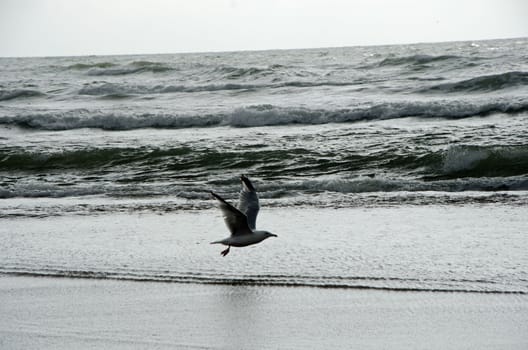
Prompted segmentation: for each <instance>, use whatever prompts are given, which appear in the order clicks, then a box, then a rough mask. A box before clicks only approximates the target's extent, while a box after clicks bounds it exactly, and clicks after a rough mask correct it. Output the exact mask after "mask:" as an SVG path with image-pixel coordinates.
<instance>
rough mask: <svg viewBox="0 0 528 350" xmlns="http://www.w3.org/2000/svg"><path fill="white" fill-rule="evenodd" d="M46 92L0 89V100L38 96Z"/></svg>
mask: <svg viewBox="0 0 528 350" xmlns="http://www.w3.org/2000/svg"><path fill="white" fill-rule="evenodd" d="M45 95H46V94H44V93H42V92H40V91H37V90H29V89H15V90H0V101H8V100H14V99H18V98H28V97H40V96H45Z"/></svg>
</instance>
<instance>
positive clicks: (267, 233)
mask: <svg viewBox="0 0 528 350" xmlns="http://www.w3.org/2000/svg"><path fill="white" fill-rule="evenodd" d="M264 233H265V235H266V238H268V237H277V235H276V234H274V233H271V232H268V231H264Z"/></svg>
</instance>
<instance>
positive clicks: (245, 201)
mask: <svg viewBox="0 0 528 350" xmlns="http://www.w3.org/2000/svg"><path fill="white" fill-rule="evenodd" d="M240 180H241V181H242V189H241V190H240V194H239V198H238V209H237V208H235V207H234V206H233V205H231V204H229V203H228V202H226V201H225V199H223V198H222V197H220V196H219V195H217V194H216V193H214V192H213V191H211V195H212V196H213V197H214V198H215V199H216V200H217V201H218V207H219V208H220V210H222V214H223V216H224V221H225V223H226V225H227V228H228V229H229V231H230V232H231V236H229V237H227V238H224V239H222V240H219V241H214V242H211V244H223V245H226V246H227V249H225V250H223V251H222V252H221V253H220V254H222V256H226V255H227V254H229V249H230V248H231V246H233V247H245V246H248V245H252V244H256V243H259V242H262V241H263V240H265V239H266V238H268V237H277V235H275V234H273V233H271V232H268V231H260V230H257V229H256V228H255V226H256V222H257V214H258V212H259V209H260V205H259V198H258V195H257V191H256V190H255V187H253V184H252V183H251V181H249V179H248V178H247V177H246V176H244V175H242V176H240Z"/></svg>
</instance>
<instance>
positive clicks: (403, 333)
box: [0, 275, 528, 349]
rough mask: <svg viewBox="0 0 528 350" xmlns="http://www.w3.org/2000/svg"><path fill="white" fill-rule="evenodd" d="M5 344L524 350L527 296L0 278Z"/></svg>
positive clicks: (527, 326)
mask: <svg viewBox="0 0 528 350" xmlns="http://www.w3.org/2000/svg"><path fill="white" fill-rule="evenodd" d="M0 305H1V306H0V309H1V310H0V311H1V313H2V315H3V317H2V318H1V320H0V334H1V336H0V339H1V340H0V345H1V346H2V348H6V349H23V348H40V349H69V348H77V349H83V348H94V347H98V348H105V349H122V348H123V349H124V348H127V349H129V348H146V347H147V348H152V347H156V348H183V349H195V348H201V349H232V348H234V349H243V348H260V349H274V348H293V349H295V348H298V349H301V348H303V349H305V348H312V349H327V348H343V349H344V348H350V347H357V348H363V349H377V348H383V347H387V345H388V344H390V345H391V348H392V349H421V348H428V349H446V348H451V349H453V348H470V347H472V348H473V347H474V348H479V349H484V348H485V349H525V348H526V347H527V346H528V336H526V334H528V297H527V296H526V295H519V294H516V295H511V294H494V295H491V294H482V293H471V294H469V293H457V292H451V293H432V292H405V293H398V292H392V291H380V290H344V289H324V288H285V287H274V286H266V287H259V286H241V285H238V286H233V285H203V284H192V283H188V284H187V283H186V284H181V283H159V282H131V281H115V280H95V279H81V278H76V279H68V278H55V277H46V278H35V277H21V276H18V277H14V276H5V275H3V276H0Z"/></svg>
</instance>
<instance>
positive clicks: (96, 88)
mask: <svg viewBox="0 0 528 350" xmlns="http://www.w3.org/2000/svg"><path fill="white" fill-rule="evenodd" d="M358 83H360V82H358V81H342V82H340V81H313V82H312V81H288V82H276V83H212V84H203V85H155V86H145V85H131V84H117V83H97V84H92V85H87V86H84V87H82V88H81V89H80V90H79V92H78V94H79V95H88V96H108V95H123V96H125V95H150V94H167V93H179V92H185V93H193V92H207V91H211V92H214V91H224V90H225V91H229V90H258V89H279V88H287V87H298V88H309V87H324V86H353V85H356V84H358Z"/></svg>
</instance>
